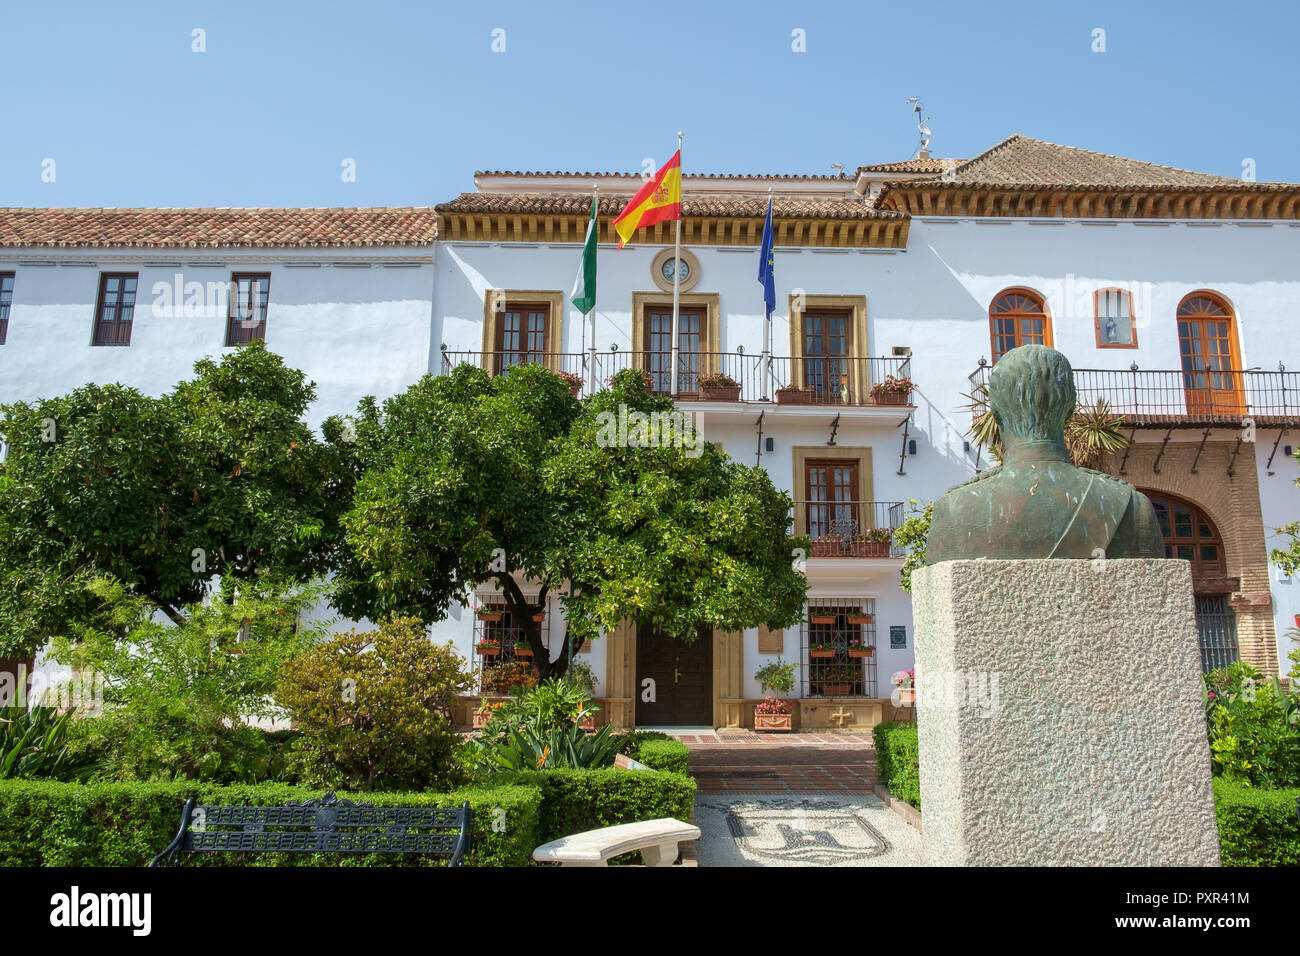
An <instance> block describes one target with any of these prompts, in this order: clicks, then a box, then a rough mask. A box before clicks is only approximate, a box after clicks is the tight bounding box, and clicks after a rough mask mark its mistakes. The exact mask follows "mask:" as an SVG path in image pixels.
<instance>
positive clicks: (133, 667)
mask: <svg viewBox="0 0 1300 956" xmlns="http://www.w3.org/2000/svg"><path fill="white" fill-rule="evenodd" d="M91 587H92V589H93V590H94V591H95V593H96V594H98V595H99V596H100V598H101V599H102V601H103V603H104V605H105V606H106V607H107V608H110V609H111V621H110V623H109V624H108V625H106V626H105V627H103V628H90V627H79V628H76V629H75V631H76V637H77V640H76V642H75V643H74V642H73V641H70V640H68V639H65V638H56V639H55V640H54V654H55V657H56V658H57V659H58V661H59V662H60V663H62V664H66V665H69V666H71V667H73V668H75V669H76V670H78V671H80V672H81V673H83V674H90V673H94V674H98V675H102V678H103V688H104V701H103V708H102V710H100V711H99V713H100V716H96V717H87V718H83V719H76V720H74V721H73V722H72V727H71V731H70V735H69V748H70V750H72V751H73V752H75V753H77V754H79V755H81V756H82V757H83V758H84V759H90V760H96V761H99V763H100V769H99V771H98V772H97V776H99V777H102V778H105V779H111V780H172V779H201V780H209V781H213V782H225V783H234V782H245V783H251V782H255V781H258V780H264V779H267V778H268V777H273V776H275V775H276V774H277V773H278V765H277V763H276V761H275V759H274V755H273V753H272V749H271V748H270V747H269V746H268V743H267V741H266V739H265V733H264V732H263V731H261V730H258V729H257V728H255V727H250V726H248V725H247V724H246V723H245V720H247V719H249V718H263V717H276V716H278V711H277V709H276V708H275V707H274V706H273V705H272V704H271V701H270V692H271V690H272V688H273V687H274V685H275V680H276V675H277V674H278V672H279V668H280V665H281V664H282V663H283V661H284V660H285V659H286V658H287V657H289V656H290V655H292V654H294V653H296V652H298V651H299V650H301V649H303V648H305V647H307V646H309V645H310V643H311V642H312V641H313V640H314V639H316V638H317V637H318V636H320V634H321V629H320V628H315V629H308V628H297V627H295V621H296V620H297V618H298V614H299V611H300V610H301V609H302V608H303V607H304V606H305V605H307V604H309V603H311V602H313V601H315V600H316V599H317V598H318V597H319V595H320V593H321V589H319V588H312V589H303V588H293V589H291V590H287V591H286V590H282V589H279V588H277V587H276V586H275V585H274V584H271V583H266V584H262V583H257V584H254V583H250V582H240V583H238V584H237V585H236V584H235V583H234V582H233V581H226V582H223V588H222V593H221V594H220V595H218V596H217V597H215V598H214V599H213V600H211V601H208V602H206V603H201V604H191V605H187V606H186V607H185V608H184V613H183V615H182V616H181V617H180V619H179V620H178V622H176V623H172V622H170V621H168V622H160V621H158V620H155V619H154V606H153V605H152V604H150V603H149V602H148V601H146V600H145V599H143V598H139V597H135V596H133V595H131V594H130V593H129V592H128V591H127V590H126V589H125V587H124V586H123V585H121V584H119V583H115V582H112V581H109V580H108V579H100V580H97V581H95V582H93V583H92V585H91Z"/></svg>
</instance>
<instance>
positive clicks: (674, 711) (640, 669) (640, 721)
mask: <svg viewBox="0 0 1300 956" xmlns="http://www.w3.org/2000/svg"><path fill="white" fill-rule="evenodd" d="M647 681H653V684H647ZM635 689H636V723H637V726H638V727H701V726H712V725H713V630H712V628H708V627H702V628H700V631H699V634H698V636H697V637H696V638H695V641H694V642H693V643H691V644H687V643H686V642H684V641H679V640H676V639H675V638H671V637H668V636H666V635H665V634H663V633H662V632H661V631H658V630H656V629H654V628H652V627H647V626H644V625H642V626H640V627H638V628H637V632H636V688H635ZM647 697H649V698H651V699H649V700H647Z"/></svg>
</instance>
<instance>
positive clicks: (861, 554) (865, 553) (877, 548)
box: [849, 541, 889, 558]
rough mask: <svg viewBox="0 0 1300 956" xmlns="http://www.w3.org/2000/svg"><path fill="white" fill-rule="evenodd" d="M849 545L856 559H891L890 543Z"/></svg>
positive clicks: (852, 543)
mask: <svg viewBox="0 0 1300 956" xmlns="http://www.w3.org/2000/svg"><path fill="white" fill-rule="evenodd" d="M849 545H850V546H851V548H852V553H853V557H855V558H887V557H889V542H888V541H850V542H849Z"/></svg>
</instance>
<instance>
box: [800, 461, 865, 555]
mask: <svg viewBox="0 0 1300 956" xmlns="http://www.w3.org/2000/svg"><path fill="white" fill-rule="evenodd" d="M804 467H805V469H806V484H805V485H804V487H806V488H807V489H808V501H807V503H806V507H807V509H808V515H807V525H806V527H807V529H808V534H809V536H810V537H811V538H812V540H813V547H814V554H817V551H818V545H823V547H822V548H821V549H820V550H823V551H825V550H828V549H830V550H842V549H839V548H835V547H834V546H836V545H847V543H848V542H849V541H850V540H851V539H852V538H853V536H854V535H856V534H857V533H858V532H859V531H861V530H862V526H861V524H860V521H859V515H858V463H857V462H856V461H853V460H849V459H843V460H837V461H808V462H806V463H805V466H804Z"/></svg>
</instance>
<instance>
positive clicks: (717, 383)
mask: <svg viewBox="0 0 1300 956" xmlns="http://www.w3.org/2000/svg"><path fill="white" fill-rule="evenodd" d="M699 384H700V394H701V397H702V398H703V399H704V400H705V401H706V402H738V401H740V383H739V382H737V381H736V380H735V379H734V378H732V377H731V376H730V375H723V374H722V373H721V372H714V373H713V374H711V375H701V376H700V379H699Z"/></svg>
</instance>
